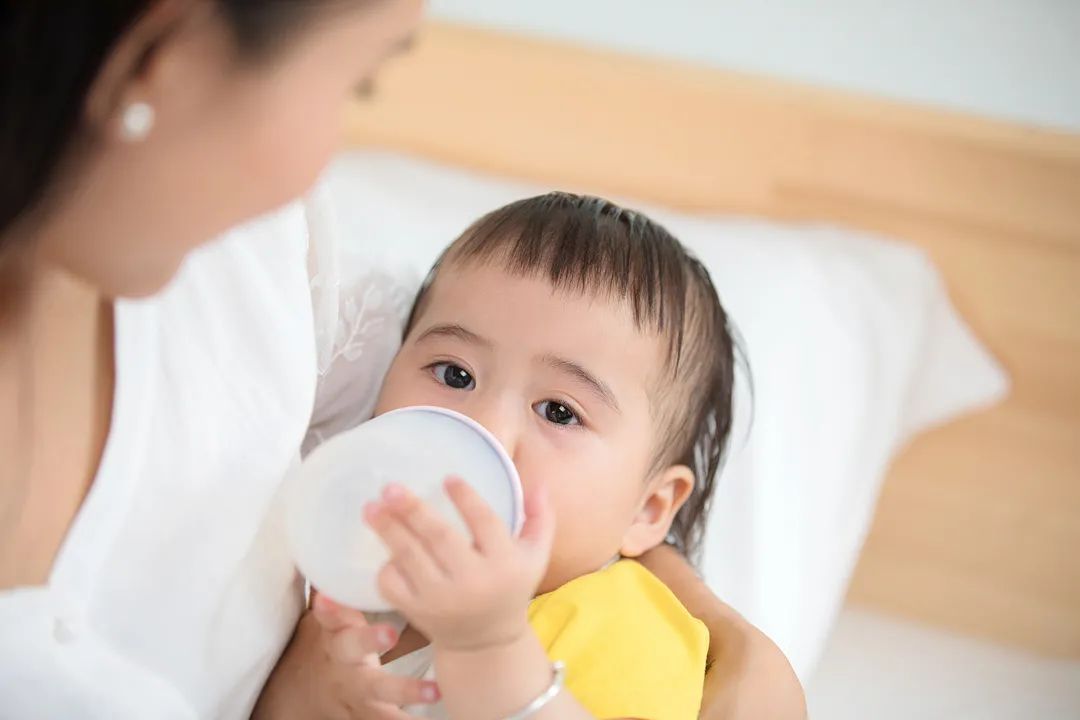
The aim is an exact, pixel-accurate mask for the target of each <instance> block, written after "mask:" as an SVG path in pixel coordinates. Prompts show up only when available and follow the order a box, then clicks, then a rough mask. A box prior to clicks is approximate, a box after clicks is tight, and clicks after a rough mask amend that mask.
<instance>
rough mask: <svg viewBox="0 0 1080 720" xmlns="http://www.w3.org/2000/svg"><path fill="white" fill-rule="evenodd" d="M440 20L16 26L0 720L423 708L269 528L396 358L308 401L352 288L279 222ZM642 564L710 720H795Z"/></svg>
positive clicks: (92, 19) (356, 368)
mask: <svg viewBox="0 0 1080 720" xmlns="http://www.w3.org/2000/svg"><path fill="white" fill-rule="evenodd" d="M420 11H421V3H420V2H419V0H108V1H107V2H102V0H35V1H34V2H7V3H4V4H3V5H2V6H0V32H2V34H3V37H2V38H0V58H2V64H0V96H2V100H3V107H4V114H3V118H2V120H0V163H2V168H0V548H2V550H0V648H2V654H0V715H2V716H4V717H26V716H33V717H102V718H105V717H107V718H122V717H129V716H130V717H140V718H142V717H154V718H192V717H245V716H247V715H249V714H251V713H252V712H254V713H255V714H256V715H257V716H259V717H265V718H277V717H289V718H292V717H314V718H321V717H325V718H337V717H348V718H402V717H404V716H403V715H402V714H401V712H400V711H398V710H397V709H396V706H397V705H400V704H404V703H415V702H423V701H426V700H430V699H432V697H433V690H434V688H432V687H430V686H427V685H425V684H423V683H420V682H417V681H411V680H401V679H395V678H391V677H389V676H386V675H384V674H383V673H382V672H381V671H380V670H379V669H378V667H377V666H375V665H373V664H371V663H370V662H369V661H368V659H367V658H369V657H370V656H371V654H372V653H377V652H381V651H384V650H386V649H388V648H389V647H391V646H392V645H393V644H394V642H395V641H396V638H395V637H393V634H392V632H390V631H389V629H388V628H384V627H368V626H366V625H365V624H364V622H363V619H362V618H361V617H359V616H358V615H357V614H356V613H352V612H348V611H344V610H342V609H340V608H336V607H333V606H331V605H330V604H329V603H326V602H324V601H321V600H318V599H316V601H315V602H314V603H313V607H312V608H311V609H310V610H306V611H305V610H304V608H303V601H302V592H301V587H300V584H299V582H298V581H297V578H296V576H295V573H294V571H293V568H292V566H291V563H290V562H289V558H288V555H287V553H286V552H285V550H284V548H282V547H281V535H282V534H281V532H280V526H279V520H280V518H279V512H278V511H279V510H280V506H281V503H279V502H275V494H276V491H277V489H278V487H279V485H280V481H281V479H282V477H283V476H284V475H285V473H286V472H287V471H288V469H289V468H290V467H291V465H292V464H293V463H295V462H296V458H297V457H298V451H299V447H300V445H301V442H302V441H303V440H304V438H305V436H307V437H309V438H311V437H316V438H317V437H318V433H319V432H323V433H325V432H332V431H333V430H334V429H335V428H336V427H340V422H341V420H342V418H349V417H351V418H355V417H358V416H359V415H361V414H362V413H363V412H364V410H365V409H366V408H368V407H369V403H370V402H371V401H372V400H373V397H372V396H373V393H374V390H375V388H376V387H377V385H378V382H379V379H380V377H379V372H380V370H381V367H380V362H381V358H383V357H384V356H385V354H386V351H385V348H384V349H382V350H380V349H379V346H378V345H377V342H376V344H375V345H373V346H371V347H369V348H366V349H365V352H361V353H352V354H349V355H348V357H347V360H348V362H349V363H350V365H349V367H347V368H346V369H347V370H348V372H349V383H348V385H347V386H348V388H350V391H349V392H347V393H344V394H342V393H339V392H337V390H336V386H334V385H333V383H332V382H330V378H332V376H333V372H332V371H333V369H334V368H333V364H332V363H324V367H325V366H329V367H328V369H329V371H330V373H329V374H328V375H327V382H324V390H323V391H322V392H320V393H319V400H318V402H316V376H317V372H316V368H317V367H318V365H319V361H320V359H323V360H326V359H327V358H335V357H336V358H340V357H344V356H343V355H342V354H341V353H336V352H335V348H334V341H335V337H334V328H333V326H330V327H327V326H321V325H319V324H318V323H317V322H316V320H315V319H314V318H313V315H315V316H319V315H320V313H319V312H318V311H317V312H316V313H313V312H312V304H311V302H312V300H311V297H312V296H311V294H310V293H311V290H312V287H311V285H312V278H313V277H314V280H315V282H314V285H315V292H316V297H317V303H318V304H319V307H326V306H327V305H329V306H330V307H334V306H335V303H336V302H337V297H336V294H335V292H334V290H335V286H334V285H333V283H332V282H328V281H327V276H326V274H325V273H326V263H325V262H324V261H325V258H326V257H328V256H327V255H325V254H324V253H323V252H322V250H323V249H325V248H324V247H323V246H324V243H323V241H322V240H320V239H319V237H320V233H319V230H318V226H317V216H316V215H315V214H313V212H312V211H311V208H310V206H309V205H305V204H300V203H297V204H293V205H285V206H284V208H283V209H279V210H276V211H275V208H278V207H279V206H282V204H283V203H286V202H288V201H289V200H290V199H291V198H294V197H297V196H299V195H301V194H303V193H304V192H305V190H306V189H307V188H308V186H309V185H310V184H311V183H312V182H313V180H314V179H315V177H316V176H317V175H318V173H319V171H320V170H321V169H322V167H323V165H324V164H325V163H326V162H327V161H328V160H329V158H330V156H331V154H332V153H333V152H334V150H335V149H336V147H337V144H338V141H339V136H340V129H339V118H340V116H341V112H340V111H341V109H342V105H343V103H344V102H345V101H346V99H347V98H348V97H349V95H350V92H351V91H352V89H354V88H355V87H357V86H360V85H363V84H365V83H367V82H368V81H369V80H370V77H371V75H372V73H373V72H374V71H375V69H376V68H377V66H378V65H380V64H381V62H382V61H383V60H384V59H386V58H387V57H388V56H390V55H392V54H393V53H394V52H395V51H396V50H397V49H399V48H400V47H401V46H402V45H403V44H404V43H405V41H406V40H407V39H408V37H409V36H410V34H411V32H412V31H413V29H414V26H415V25H416V23H417V22H418V19H419V15H420ZM271 211H274V212H273V213H272V214H270V215H266V216H265V217H264V218H263V219H261V220H259V221H257V222H253V223H251V224H249V225H248V226H246V227H244V228H243V229H241V230H237V231H235V232H233V233H231V234H230V235H229V236H227V237H225V238H223V239H220V240H218V241H216V242H214V243H210V244H208V245H206V247H202V248H199V246H200V245H203V244H204V243H205V241H206V240H208V239H209V238H212V237H214V236H216V235H218V234H220V233H222V232H225V231H226V230H227V229H228V228H230V227H232V226H235V225H237V224H238V223H241V222H243V221H245V220H247V219H248V218H252V217H255V216H258V215H264V214H266V213H270V212H271ZM309 239H310V240H311V243H310V245H311V247H310V248H309ZM320 248H322V249H320ZM309 251H310V252H309ZM320 258H322V259H323V261H320ZM331 266H332V263H331ZM309 272H312V273H314V275H309ZM133 298H143V299H141V300H138V299H133ZM317 310H318V309H317ZM330 315H331V316H332V315H333V313H330ZM323 340H326V342H323ZM377 340H378V339H377V338H376V339H374V341H377ZM338 349H340V348H338ZM326 387H330V388H332V389H333V392H329V391H326V390H325V388H326ZM313 405H314V406H315V414H314V416H313V415H312V407H313ZM313 429H314V431H316V432H314V433H313V432H311V431H312V430H313ZM648 562H649V563H650V565H651V567H652V568H653V569H654V570H655V572H656V573H657V574H658V575H659V576H660V577H661V578H662V579H663V580H664V581H665V582H666V583H667V584H668V585H669V586H670V587H671V588H672V589H673V590H675V592H676V593H677V594H678V595H679V596H680V597H681V598H682V600H683V601H684V603H685V604H686V605H687V606H688V607H689V608H690V609H691V610H692V611H693V612H694V613H695V614H697V615H698V616H699V617H701V618H702V619H704V620H705V621H706V622H707V624H708V625H709V627H710V632H711V635H712V648H711V651H712V655H713V658H714V666H713V670H712V671H711V672H710V675H709V681H708V687H707V692H706V696H707V701H706V706H705V709H704V710H703V716H704V717H709V718H722V717H723V718H726V717H754V718H762V717H784V718H787V717H799V716H801V714H802V696H801V691H800V690H799V687H798V683H797V681H795V680H794V677H793V676H792V675H791V673H790V669H789V668H788V667H787V665H786V662H785V661H784V659H783V657H782V656H781V655H780V654H779V652H778V651H776V649H775V647H773V646H772V645H771V643H769V642H768V641H767V640H766V639H764V637H763V636H761V635H760V633H758V632H757V631H756V630H754V629H753V628H751V627H750V626H749V625H747V624H746V623H745V622H744V621H742V620H741V619H739V618H738V616H736V615H735V614H734V613H733V612H732V611H731V610H730V609H728V608H726V607H725V606H724V605H723V604H722V603H720V602H719V601H717V600H716V599H715V598H713V597H712V596H711V595H710V594H709V593H708V591H707V590H706V589H705V587H704V586H703V585H702V584H701V583H700V582H699V581H697V580H696V579H695V578H694V576H693V574H692V573H691V572H690V570H689V568H688V567H687V566H686V564H685V563H684V562H683V561H682V560H681V559H679V558H678V557H677V556H676V555H675V554H674V553H672V552H669V551H666V550H661V551H657V552H656V553H654V554H653V555H652V556H651V557H650V558H648Z"/></svg>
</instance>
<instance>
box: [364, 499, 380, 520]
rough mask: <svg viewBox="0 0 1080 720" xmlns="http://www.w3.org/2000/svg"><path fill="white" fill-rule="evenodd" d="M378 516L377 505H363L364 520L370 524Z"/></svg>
mask: <svg viewBox="0 0 1080 720" xmlns="http://www.w3.org/2000/svg"><path fill="white" fill-rule="evenodd" d="M378 516H379V503H377V502H369V503H367V504H365V505H364V519H365V520H367V521H368V522H371V521H372V520H374V519H375V518H377V517H378Z"/></svg>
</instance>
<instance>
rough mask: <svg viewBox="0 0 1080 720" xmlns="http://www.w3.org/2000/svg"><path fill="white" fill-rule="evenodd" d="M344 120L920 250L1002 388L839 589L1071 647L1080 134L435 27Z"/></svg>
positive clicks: (1036, 642) (373, 134)
mask: <svg viewBox="0 0 1080 720" xmlns="http://www.w3.org/2000/svg"><path fill="white" fill-rule="evenodd" d="M349 123H350V136H351V138H352V140H353V141H354V142H355V143H356V144H358V145H366V146H379V147H384V148H390V149H394V150H400V151H405V152H408V153H412V154H417V155H422V156H426V157H429V158H432V159H436V160H440V161H444V162H450V163H454V164H457V165H461V166H465V167H470V168H476V169H481V170H486V171H493V172H497V173H500V174H503V175H508V176H513V177H520V178H526V179H530V180H535V181H542V182H546V183H549V184H554V185H573V186H575V187H582V188H587V189H589V190H592V191H595V192H600V193H610V194H617V195H622V196H627V197H635V198H639V199H641V200H643V201H648V202H651V203H662V204H664V205H667V206H670V207H673V208H679V209H683V210H700V211H710V212H716V211H730V212H734V213H739V214H757V215H763V216H768V217H772V218H778V219H800V220H805V219H814V220H821V219H824V220H829V221H833V222H838V223H843V224H846V225H849V226H852V227H856V228H862V229H866V230H872V231H878V232H882V233H887V234H889V235H892V236H895V237H898V238H904V239H906V240H909V241H911V242H913V243H916V244H917V245H919V246H921V247H923V248H925V249H926V250H927V251H928V252H929V254H930V255H931V256H932V258H933V259H934V261H935V262H936V263H937V265H938V266H939V267H940V269H941V270H942V272H943V273H944V275H945V278H946V281H947V283H948V287H949V290H950V292H951V294H952V296H953V299H954V301H955V302H956V304H957V305H958V307H959V308H960V310H961V311H962V312H963V314H964V315H965V317H966V318H967V320H968V321H969V322H970V323H971V325H972V326H973V327H974V329H975V330H976V332H977V333H978V334H979V336H980V337H981V338H982V339H983V340H984V341H985V342H986V344H987V345H988V346H989V347H990V348H991V350H992V351H993V352H994V353H995V354H996V355H997V357H998V358H999V359H1000V360H1001V361H1002V362H1003V363H1004V365H1005V366H1006V367H1007V368H1008V370H1009V372H1010V374H1011V375H1012V380H1013V383H1014V389H1013V392H1012V395H1011V397H1010V398H1009V399H1008V401H1007V402H1006V403H1004V404H1003V405H1002V406H1000V407H998V408H995V409H994V410H991V411H989V412H985V413H982V414H980V415H978V416H975V417H970V418H968V419H965V420H962V421H960V422H957V423H954V424H952V425H949V426H948V427H945V428H941V429H938V430H935V431H933V432H931V433H929V434H927V435H925V436H923V437H920V438H919V439H917V440H916V441H915V442H914V443H913V444H912V446H911V447H910V448H908V449H907V451H906V452H904V453H903V454H902V456H901V457H900V458H899V459H898V460H897V461H896V463H895V465H894V467H893V469H892V471H891V473H890V475H889V478H888V480H887V482H886V485H885V489H884V491H883V495H882V498H881V504H880V508H879V511H878V513H877V517H876V520H875V523H874V527H873V530H872V532H871V535H870V537H869V540H868V542H867V544H866V548H865V550H864V553H863V556H862V560H861V562H860V565H859V568H858V570H857V572H856V574H855V577H854V581H853V584H852V588H851V594H850V602H853V603H858V604H863V605H869V606H872V607H873V608H875V609H878V610H883V611H886V612H890V613H893V614H897V615H901V616H905V617H908V618H914V619H918V620H923V621H927V622H930V623H933V624H937V625H941V626H945V627H948V628H952V629H954V630H956V631H959V632H963V633H966V634H971V635H977V636H983V637H987V638H991V639H995V640H999V641H1003V642H1007V643H1011V644H1015V645H1020V646H1024V647H1028V648H1032V649H1035V650H1038V651H1042V652H1045V653H1050V654H1054V655H1065V656H1072V657H1080V557H1078V556H1080V137H1076V136H1069V135H1063V134H1054V133H1050V132H1044V131H1037V130H1031V129H1026V128H1022V127H1016V126H1012V125H1006V124H1002V123H997V122H992V121H988V120H982V119H976V118H972V117H967V116H960V115H955V114H947V113H944V112H939V111H933V110H929V109H924V108H920V107H912V106H907V105H903V104H897V103H892V102H886V101H881V100H876V99H869V98H865V97H859V96H852V95H848V94H843V93H839V92H833V91H826V90H820V89H813V88H807V87H801V86H798V85H792V84H788V83H784V82H780V81H775V80H768V79H763V78H756V77H747V76H742V75H737V74H732V73H727V72H719V71H716V70H710V69H704V68H699V67H694V66H690V65H685V64H679V63H674V62H664V61H658V60H646V59H641V58H634V57H627V56H623V55H618V54H615V53H609V52H600V51H590V50H585V49H581V48H577V47H573V46H568V45H562V44H557V43H553V42H548V41H539V40H530V39H525V38H522V37H517V36H511V35H502V34H496V33H493V32H486V31H480V30H474V29H467V28H463V27H456V26H448V25H430V26H428V27H427V28H426V30H425V31H424V32H423V33H422V34H421V36H420V38H419V42H418V45H417V48H416V51H415V52H414V53H413V54H412V55H411V56H410V57H408V58H406V59H405V60H403V61H401V62H399V63H396V64H395V65H394V66H393V67H392V68H390V69H389V71H388V72H386V74H385V76H384V77H383V78H381V79H380V84H379V92H378V96H377V98H376V100H375V101H374V102H373V103H365V104H363V105H357V106H356V107H355V108H354V109H353V110H352V111H351V113H350V118H349Z"/></svg>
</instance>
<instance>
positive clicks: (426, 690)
mask: <svg viewBox="0 0 1080 720" xmlns="http://www.w3.org/2000/svg"><path fill="white" fill-rule="evenodd" d="M420 698H421V699H422V700H423V701H424V702H429V703H433V702H436V701H437V700H438V699H439V686H438V685H436V684H435V683H429V684H427V685H425V686H424V687H423V688H422V689H421V690H420Z"/></svg>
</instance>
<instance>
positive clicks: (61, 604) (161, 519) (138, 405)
mask: <svg viewBox="0 0 1080 720" xmlns="http://www.w3.org/2000/svg"><path fill="white" fill-rule="evenodd" d="M331 218H332V209H329V208H326V207H325V199H319V198H318V197H314V198H312V199H310V200H308V201H305V202H304V203H298V204H295V205H292V206H290V207H287V208H285V209H283V210H281V211H279V212H276V213H274V214H273V215H271V216H268V217H266V218H263V219H261V220H259V221H256V222H254V223H251V224H250V225H247V226H245V227H244V228H242V229H239V230H237V231H235V232H233V233H230V234H229V235H228V236H226V237H225V238H222V239H221V240H218V241H215V242H214V243H212V244H211V245H209V246H207V247H205V248H202V249H200V250H198V251H196V252H195V253H194V254H193V255H192V256H191V257H190V258H189V259H188V261H187V262H186V263H185V265H184V267H183V268H182V270H181V272H180V273H179V275H178V276H177V278H176V279H175V280H174V282H173V283H172V284H171V285H170V287H169V288H168V289H167V290H166V291H165V292H163V293H162V294H160V295H159V296H157V297H155V298H153V299H150V300H145V301H138V302H126V301H125V302H118V303H117V304H116V310H115V321H116V323H115V324H116V370H117V375H116V377H117V385H116V392H115V398H114V407H113V418H112V427H111V430H110V434H109V438H108V442H107V444H106V449H105V454H104V457H103V459H102V462H101V466H100V468H99V471H98V475H97V477H96V479H95V481H94V483H93V485H92V487H91V489H90V492H89V494H88V496H87V498H86V501H85V503H84V504H83V506H82V508H81V510H80V511H79V513H78V516H77V517H76V519H75V522H74V524H73V525H72V527H71V529H70V531H69V532H68V536H67V538H66V539H65V541H64V544H63V547H62V548H61V551H60V553H59V555H58V556H57V558H56V561H55V564H54V567H53V570H52V573H51V576H50V578H49V583H48V585H47V586H45V587H34V588H19V589H15V590H10V591H3V592H0V717H2V718H109V719H110V720H119V719H123V718H140V719H145V718H155V719H160V720H167V719H172V718H178V719H179V718H243V717H248V715H250V712H251V708H252V706H253V705H254V702H255V699H256V698H257V696H258V693H259V690H260V689H261V687H262V684H263V682H264V681H265V679H266V677H267V675H268V674H269V672H270V670H271V668H272V667H273V665H274V663H275V661H276V659H277V657H278V656H279V654H280V653H281V651H282V649H283V648H284V646H285V644H286V643H287V642H288V639H289V637H290V635H291V633H292V630H293V627H294V625H295V623H296V620H297V618H298V616H299V613H300V612H301V609H302V605H303V587H302V583H301V582H300V580H299V578H298V576H297V574H296V571H295V569H294V567H293V564H292V562H291V559H290V557H289V553H288V549H287V547H286V545H285V542H284V535H283V532H282V529H281V520H282V512H281V511H282V508H281V503H280V501H279V495H280V494H279V492H278V490H279V488H280V487H281V484H282V479H283V477H284V476H285V475H286V473H287V472H288V471H289V469H290V468H291V467H293V466H294V465H295V464H296V463H297V462H298V458H299V451H300V447H301V443H302V442H303V441H304V439H305V436H306V437H307V438H308V442H307V444H308V445H309V446H310V445H312V444H316V443H317V442H318V440H319V439H320V438H321V437H324V436H326V435H328V434H331V433H332V432H335V431H338V430H341V429H344V428H345V427H348V426H351V425H353V424H356V423H357V422H360V421H361V420H363V419H365V418H366V417H367V416H368V415H369V414H370V412H371V410H372V407H373V405H374V402H375V399H376V396H377V393H378V389H379V386H380V384H381V381H382V377H383V375H384V373H385V370H386V368H387V367H388V365H389V362H390V360H391V359H392V357H393V354H394V352H395V351H396V348H397V345H398V342H399V340H400V327H401V321H402V318H403V315H404V313H405V312H406V310H407V308H408V305H409V302H410V301H411V288H410V287H408V285H407V284H406V283H403V282H400V281H399V280H398V279H395V278H392V277H390V276H389V275H385V274H382V273H380V272H379V271H376V270H365V269H361V270H360V272H355V271H354V272H353V274H352V276H351V283H350V284H349V285H348V290H342V287H343V285H342V283H341V276H342V275H343V273H342V272H341V268H340V265H339V262H338V260H337V256H336V254H335V252H334V247H335V245H336V243H335V238H334V237H333V222H332V220H331ZM309 240H310V243H309ZM354 270H355V269H354ZM313 308H314V311H313ZM320 371H321V379H320ZM317 394H318V397H319V400H318V401H316V395H317ZM313 408H314V413H313Z"/></svg>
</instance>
